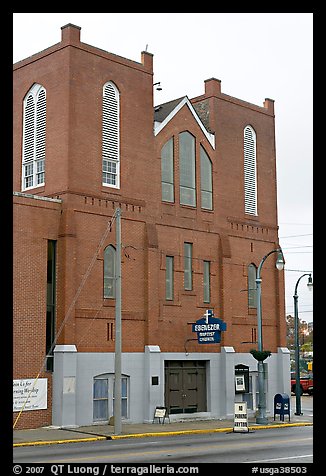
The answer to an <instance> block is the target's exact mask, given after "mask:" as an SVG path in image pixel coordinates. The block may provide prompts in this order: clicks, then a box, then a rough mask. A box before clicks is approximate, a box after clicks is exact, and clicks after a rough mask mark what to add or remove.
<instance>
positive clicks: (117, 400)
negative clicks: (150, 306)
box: [113, 208, 121, 435]
mask: <svg viewBox="0 0 326 476" xmlns="http://www.w3.org/2000/svg"><path fill="white" fill-rule="evenodd" d="M115 219H116V263H115V273H116V275H115V276H116V284H115V359H114V409H113V413H114V433H115V435H120V434H121V209H120V208H116V210H115Z"/></svg>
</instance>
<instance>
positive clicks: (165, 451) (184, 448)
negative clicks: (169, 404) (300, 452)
mask: <svg viewBox="0 0 326 476" xmlns="http://www.w3.org/2000/svg"><path fill="white" fill-rule="evenodd" d="M312 439H313V438H310V437H308V438H291V439H283V440H277V441H275V440H267V441H262V442H257V441H256V442H255V445H261V446H266V445H267V444H272V445H275V444H276V443H277V444H282V443H298V442H300V441H307V440H312ZM248 443H249V442H242V443H232V442H230V443H220V442H217V443H214V444H213V445H197V446H196V451H206V450H207V449H214V448H220V449H222V448H234V447H242V446H248ZM111 450H112V451H114V448H111ZM189 451H192V450H191V449H189V446H188V445H187V446H180V447H178V448H175V449H171V448H169V449H163V450H157V451H133V452H130V453H122V454H121V455H120V454H119V453H118V454H117V453H116V454H100V455H96V456H83V457H77V458H71V457H63V458H62V457H61V456H58V457H57V458H56V459H55V460H53V461H49V460H45V461H37V463H58V462H61V463H64V462H67V463H68V462H69V463H73V462H78V461H92V460H95V461H98V460H99V458H100V459H101V460H103V458H106V459H107V460H108V461H110V460H112V459H117V458H118V459H120V460H121V457H123V458H131V457H135V456H136V457H139V458H140V457H142V456H145V455H146V456H149V455H151V456H154V455H163V454H169V455H171V454H172V453H173V454H175V453H182V452H183V453H189ZM298 457H299V456H296V458H298ZM59 458H60V459H59ZM289 458H291V456H289ZM285 459H286V458H285Z"/></svg>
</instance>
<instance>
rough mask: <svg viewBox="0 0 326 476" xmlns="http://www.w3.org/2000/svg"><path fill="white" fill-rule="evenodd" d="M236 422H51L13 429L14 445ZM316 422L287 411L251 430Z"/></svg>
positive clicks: (205, 429)
mask: <svg viewBox="0 0 326 476" xmlns="http://www.w3.org/2000/svg"><path fill="white" fill-rule="evenodd" d="M233 424H234V422H233V420H196V419H194V420H188V421H179V422H171V423H170V422H169V420H168V419H166V420H165V422H164V423H157V422H156V421H155V423H122V431H121V434H119V435H115V434H114V433H115V431H114V430H115V428H114V426H112V425H108V424H105V425H91V426H82V427H78V428H57V427H53V426H48V427H42V428H37V429H29V430H13V442H14V445H13V446H14V447H18V446H34V445H49V444H60V443H74V442H81V441H84V442H86V441H96V440H113V439H122V438H140V437H148V436H166V435H180V434H190V433H192V434H194V433H197V434H200V433H215V432H230V431H233ZM312 424H313V417H312V415H310V414H309V413H308V414H306V415H305V414H304V415H301V416H296V415H291V419H290V421H289V418H288V415H285V417H284V421H281V420H280V417H279V415H276V416H275V420H274V418H273V417H271V418H268V424H266V425H260V424H257V423H256V422H255V420H254V419H249V420H248V426H249V430H250V431H255V430H260V429H269V428H275V427H276V428H282V427H287V426H307V425H312Z"/></svg>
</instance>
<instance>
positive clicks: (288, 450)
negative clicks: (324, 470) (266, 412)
mask: <svg viewBox="0 0 326 476" xmlns="http://www.w3.org/2000/svg"><path fill="white" fill-rule="evenodd" d="M312 446H313V428H312V427H311V426H307V427H305V426H304V427H284V428H274V429H267V430H256V431H250V432H249V433H233V432H228V433H215V434H204V435H187V436H186V435H182V436H165V437H146V438H135V439H127V440H111V441H104V442H102V441H99V442H95V443H94V442H91V443H73V444H60V445H51V446H32V447H22V448H15V449H14V463H23V462H24V463H28V462H33V463H76V464H87V463H121V462H124V463H165V464H166V463H269V462H272V463H282V464H287V463H288V464H289V463H291V464H295V463H298V464H305V463H311V462H312V461H313V450H312Z"/></svg>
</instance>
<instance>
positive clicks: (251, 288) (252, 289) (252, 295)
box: [248, 263, 257, 309]
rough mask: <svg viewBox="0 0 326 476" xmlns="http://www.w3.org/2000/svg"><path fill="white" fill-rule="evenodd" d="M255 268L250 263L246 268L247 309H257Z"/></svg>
mask: <svg viewBox="0 0 326 476" xmlns="http://www.w3.org/2000/svg"><path fill="white" fill-rule="evenodd" d="M256 277H257V268H256V266H255V265H254V264H253V263H251V264H250V265H249V266H248V307H249V309H256V308H257V290H256Z"/></svg>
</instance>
